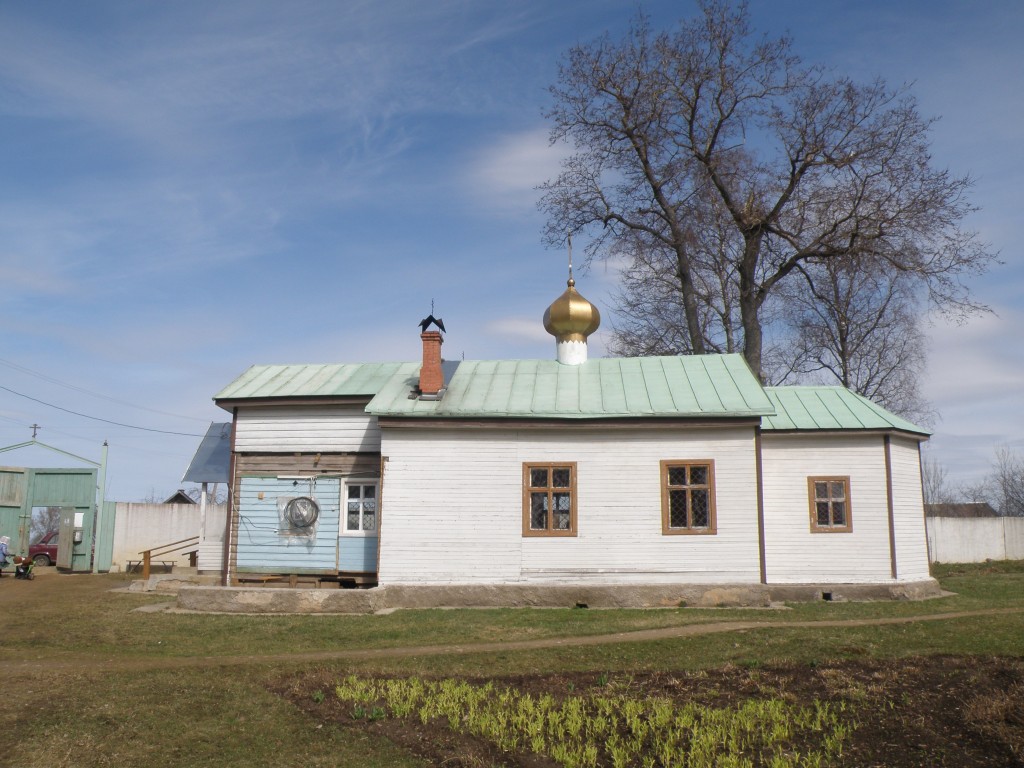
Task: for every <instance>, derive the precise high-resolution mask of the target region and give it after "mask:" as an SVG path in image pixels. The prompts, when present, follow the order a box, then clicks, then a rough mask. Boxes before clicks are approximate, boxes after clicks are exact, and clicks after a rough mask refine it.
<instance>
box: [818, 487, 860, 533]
mask: <svg viewBox="0 0 1024 768" xmlns="http://www.w3.org/2000/svg"><path fill="white" fill-rule="evenodd" d="M807 489H808V490H807V493H808V496H809V497H810V503H811V532H812V533H848V532H850V531H852V530H853V520H852V519H851V517H850V478H849V477H809V478H807Z"/></svg>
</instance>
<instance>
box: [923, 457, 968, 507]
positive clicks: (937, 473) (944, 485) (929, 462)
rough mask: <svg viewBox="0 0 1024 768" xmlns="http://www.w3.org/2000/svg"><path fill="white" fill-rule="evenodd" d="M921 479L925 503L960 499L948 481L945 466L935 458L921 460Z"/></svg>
mask: <svg viewBox="0 0 1024 768" xmlns="http://www.w3.org/2000/svg"><path fill="white" fill-rule="evenodd" d="M921 479H922V490H923V492H924V503H925V504H955V503H956V502H958V501H959V500H960V495H959V494H958V492H957V490H956V489H955V488H954V487H953V486H952V485H951V484H950V482H949V478H948V476H947V473H946V468H945V467H944V466H942V464H940V463H939V462H938V461H937V460H935V459H923V460H922V462H921Z"/></svg>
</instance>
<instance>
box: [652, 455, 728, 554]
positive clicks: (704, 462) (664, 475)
mask: <svg viewBox="0 0 1024 768" xmlns="http://www.w3.org/2000/svg"><path fill="white" fill-rule="evenodd" d="M694 466H700V467H707V468H708V482H707V484H706V486H705V485H699V486H685V487H686V488H696V489H700V488H705V487H706V488H707V491H708V525H707V527H706V528H695V527H693V526H687V527H685V528H673V527H672V526H671V525H670V523H671V521H672V515H671V506H670V496H669V491H671V490H681V489H683V486H673V485H669V482H668V473H669V469H672V468H675V467H694ZM689 498H690V497H689V495H687V504H686V506H687V509H686V520H687V522H692V517H691V515H690V502H689ZM661 533H662V535H664V536H714V535H715V534H717V533H718V505H717V504H716V502H715V461H714V459H679V460H667V459H666V460H663V461H662V462H661Z"/></svg>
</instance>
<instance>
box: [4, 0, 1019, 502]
mask: <svg viewBox="0 0 1024 768" xmlns="http://www.w3.org/2000/svg"><path fill="white" fill-rule="evenodd" d="M637 7H638V6H637V4H636V3H634V2H631V1H630V2H616V1H613V0H587V1H586V2H583V1H582V0H566V1H564V2H559V3H550V2H546V1H541V0H528V1H526V2H507V3H494V2H483V1H482V0H477V1H476V2H470V1H469V0H465V1H457V0H437V1H434V2H429V3H424V2H417V1H412V0H410V1H408V2H406V1H404V0H396V1H395V2H388V1H386V0H384V1H380V2H356V1H354V0H353V1H351V2H341V1H314V0H291V1H290V2H287V3H281V2H260V1H257V0H247V1H245V2H241V1H238V2H234V1H223V2H209V1H208V0H202V1H201V2H191V1H189V0H178V1H177V2H174V3H157V2H135V1H134V0H120V1H118V0H90V2H87V3H83V2H78V1H77V0H68V1H67V2H57V1H56V0H40V1H39V2H33V3H17V2H0V276H2V286H3V291H2V294H0V327H2V328H3V329H4V331H3V336H2V339H3V342H2V345H0V385H2V386H3V387H5V388H6V389H0V447H2V446H7V445H12V444H17V443H20V442H23V441H25V440H28V439H30V438H31V430H30V429H29V425H31V424H34V423H36V424H39V425H41V426H42V430H41V431H40V434H39V439H40V440H42V441H44V442H46V443H48V444H50V445H54V446H57V447H59V448H61V449H63V450H65V451H68V452H71V453H74V454H77V455H80V456H85V457H88V458H95V459H98V458H99V453H100V445H101V443H102V442H103V441H104V440H108V441H109V443H110V461H109V470H108V489H109V492H108V497H109V498H113V499H117V500H125V501H131V500H140V499H143V498H145V497H147V496H149V495H151V494H153V495H155V496H157V497H162V496H165V495H169V494H170V493H172V492H173V491H174V490H175V489H176V488H177V487H179V484H180V483H179V481H180V477H181V474H182V473H183V471H184V469H185V467H186V466H187V463H188V461H189V459H190V458H191V456H192V454H193V452H194V450H195V448H196V447H197V445H198V441H199V438H198V437H191V436H189V435H200V434H202V433H203V432H204V431H205V427H206V425H207V424H208V423H209V422H210V421H211V420H226V419H227V414H226V413H225V412H223V411H221V410H219V409H218V408H216V407H215V406H214V405H213V404H212V401H211V397H212V396H213V395H214V394H215V393H216V392H217V391H218V390H220V389H221V388H222V387H223V386H224V385H226V384H227V383H228V382H230V381H231V380H232V379H233V378H234V377H235V376H237V375H238V374H239V373H241V372H242V371H243V370H245V368H247V367H248V366H249V365H251V364H253V363H271V362H273V363H288V362H355V361H374V360H394V359H410V360H411V359H417V358H418V356H419V346H420V342H419V338H418V335H417V334H418V329H417V327H416V324H417V322H418V321H419V320H420V318H422V317H424V316H425V315H426V314H427V313H428V312H429V311H430V303H431V300H433V301H434V302H435V307H436V312H435V313H436V314H437V315H439V316H441V317H443V318H444V321H445V325H446V327H447V329H448V334H447V338H446V343H445V350H444V351H445V354H446V356H448V357H451V358H456V357H460V356H462V355H464V356H465V357H466V358H477V359H480V358H484V359H486V358H514V357H539V358H547V357H552V356H553V355H554V342H553V340H552V339H551V338H550V337H549V336H547V334H546V333H545V332H544V330H543V327H542V326H541V322H540V317H541V315H542V313H543V311H544V309H545V307H547V305H548V304H549V303H550V302H551V301H552V300H553V299H554V298H555V297H556V296H557V295H558V294H559V293H560V292H561V291H562V290H563V288H564V280H565V256H564V254H563V253H559V252H553V251H546V250H545V249H544V248H543V247H542V246H541V244H540V229H541V226H542V223H543V221H542V218H541V216H540V215H539V214H538V212H537V210H536V200H537V193H536V191H535V189H534V188H535V187H536V185H537V184H539V183H541V182H543V181H544V180H545V179H547V178H549V177H551V176H553V175H554V174H555V172H556V171H557V167H558V161H559V159H560V157H562V156H563V154H564V152H565V149H564V148H561V147H554V148H552V147H550V146H549V145H548V142H547V130H548V127H549V126H548V125H547V123H546V121H545V120H544V118H543V114H542V113H543V111H544V109H545V107H546V105H547V103H548V101H547V100H548V94H547V86H548V85H550V84H551V83H552V82H553V81H554V79H555V76H556V72H557V66H558V63H559V61H560V60H561V58H562V56H563V54H564V53H565V51H566V50H567V49H568V48H569V47H570V46H571V45H573V44H575V43H577V42H586V41H589V40H591V39H593V38H595V37H597V36H598V35H600V34H602V33H603V32H605V31H610V32H611V33H612V34H613V35H616V36H617V35H619V34H621V33H622V31H623V30H625V28H626V27H627V26H628V24H629V22H630V20H631V19H632V18H633V17H634V15H635V12H636V9H637ZM643 7H644V9H645V10H646V11H647V12H648V13H649V14H650V15H651V17H652V21H653V24H654V26H655V27H665V26H669V25H672V24H674V23H675V22H676V21H677V20H678V19H679V18H680V17H681V16H685V15H689V14H691V13H692V12H693V10H694V8H693V5H692V4H691V3H689V2H685V1H679V0H677V1H676V2H654V3H645V4H644V5H643ZM751 11H752V16H753V19H754V23H755V25H757V26H758V27H759V28H760V29H761V30H763V31H766V32H769V33H772V34H780V33H783V32H787V31H788V32H789V33H790V34H791V35H792V36H793V37H794V39H795V44H796V49H797V51H798V52H799V53H800V54H801V55H803V56H804V58H805V60H807V61H817V62H821V63H824V64H826V65H828V66H830V67H833V68H835V70H836V71H837V72H839V73H843V74H848V75H851V76H853V77H855V78H860V79H867V78H870V77H873V76H875V75H881V76H883V77H884V78H886V79H887V80H888V81H889V83H890V84H892V85H897V84H901V83H904V82H908V83H913V92H914V93H915V95H916V96H917V97H918V99H919V102H920V106H921V110H922V112H923V114H925V115H932V116H938V117H941V120H940V121H939V122H938V123H937V124H936V126H935V129H934V141H933V149H934V153H933V154H934V159H935V163H936V165H938V166H941V167H948V168H949V169H950V170H951V171H953V172H954V173H956V174H964V173H969V174H971V175H972V176H973V177H975V179H976V186H975V188H974V191H973V201H974V202H975V203H976V204H977V205H979V206H981V209H982V210H981V211H980V212H979V213H978V214H977V215H975V216H974V217H973V218H972V220H971V222H970V224H971V226H972V227H973V228H975V229H977V230H978V231H979V232H980V233H981V236H982V238H983V239H984V240H986V241H987V242H989V243H991V244H992V247H993V248H994V249H995V250H997V251H999V253H1000V256H1001V258H1002V260H1003V261H1004V262H1005V263H1004V265H1003V266H1000V267H998V268H997V269H994V270H993V271H992V272H991V273H990V274H989V275H988V276H986V277H984V278H982V279H979V280H977V281H975V282H974V283H973V288H974V292H975V295H976V297H977V298H978V299H979V300H981V301H983V302H986V303H987V304H989V305H990V306H991V307H992V308H993V309H994V310H995V314H993V315H990V316H986V317H982V318H977V319H975V320H973V321H971V322H970V323H968V324H966V325H963V326H955V325H949V324H947V323H945V322H943V321H942V320H941V318H938V319H936V321H935V323H934V324H933V325H932V326H931V328H930V332H931V338H932V345H931V350H930V366H929V371H928V376H927V381H926V384H925V395H926V396H927V397H928V398H929V399H930V400H931V401H932V402H933V404H934V405H935V406H936V408H937V409H938V410H939V412H940V414H941V417H942V419H941V421H940V422H939V423H938V426H937V429H936V435H935V437H934V438H933V439H932V441H931V444H930V447H929V449H928V451H929V455H930V456H932V457H934V458H936V459H938V460H939V461H941V462H942V463H944V464H945V465H946V467H947V469H948V471H949V473H950V476H951V477H952V478H953V479H956V480H959V479H963V480H969V479H972V478H975V477H977V476H979V475H980V474H983V473H984V472H985V471H986V469H987V467H988V464H989V462H990V460H991V458H992V455H993V450H994V448H995V446H998V445H1006V446H1009V447H1011V448H1016V449H1018V450H1020V449H1024V438H1022V435H1024V342H1022V338H1021V336H1022V335H1021V330H1022V328H1024V307H1022V302H1021V296H1022V295H1024V261H1022V259H1021V253H1020V245H1019V237H1016V236H1015V234H1016V233H1015V229H1016V228H1019V221H1020V203H1019V200H1020V192H1019V189H1020V187H1021V184H1022V182H1024V162H1022V161H1024V151H1022V149H1021V142H1020V130H1021V129H1020V126H1021V125H1022V124H1024V98H1022V96H1021V93H1024V90H1022V87H1021V83H1022V82H1024V53H1022V49H1021V47H1020V40H1021V39H1022V38H1024V4H1020V3H1018V2H1015V1H1011V0H1008V1H1005V2H978V3H967V2H944V1H942V0H931V1H928V2H925V1H921V2H913V1H912V2H899V3H893V2H889V1H888V0H864V1H863V2H856V3H854V2H843V3H839V2H824V1H823V0H770V1H769V0H756V1H755V2H753V3H752V4H751ZM577 278H578V287H579V288H580V290H581V292H582V293H583V294H584V295H585V296H587V297H588V298H589V299H591V300H592V301H594V302H595V303H596V304H598V306H599V307H600V308H601V310H602V311H603V312H604V314H605V317H606V318H607V317H608V316H609V315H610V307H609V305H608V294H609V290H610V289H611V288H612V287H613V285H614V281H615V273H614V270H613V269H612V268H610V267H607V266H602V265H598V266H596V267H594V268H593V269H591V270H590V271H589V272H587V273H585V274H582V275H579V274H578V275H577ZM606 323H607V321H606ZM602 353H603V338H602V333H601V332H599V333H598V335H597V336H596V337H595V338H593V339H592V351H591V354H592V355H595V354H596V355H600V354H602ZM8 390H13V392H11V391H8ZM14 392H17V393H20V394H14ZM23 395H28V396H29V397H32V398H35V399H36V400H40V401H43V403H47V404H50V405H57V406H59V407H60V408H63V409H66V410H65V411H61V410H57V409H55V408H52V407H49V405H44V404H42V403H39V402H35V401H33V400H29V399H27V398H26V397H23ZM67 410H70V411H76V412H78V413H81V414H86V415H88V416H93V417H96V418H101V419H106V420H108V421H114V422H120V423H122V424H130V425H134V426H140V427H145V428H147V430H163V431H164V432H177V433H185V434H181V435H175V434H164V433H163V432H153V431H143V430H137V429H129V428H126V427H122V426H115V425H113V424H109V423H105V422H100V421H95V420H92V419H87V418H83V417H81V416H76V415H73V414H71V413H67V412H66V411H67ZM67 463H69V462H67V461H65V460H64V459H63V458H61V457H60V456H57V455H49V454H47V453H46V452H44V451H41V450H40V449H38V448H30V449H21V450H18V451H12V452H7V453H5V454H3V455H2V456H0V464H3V465H39V466H43V465H55V464H56V465H63V464H67Z"/></svg>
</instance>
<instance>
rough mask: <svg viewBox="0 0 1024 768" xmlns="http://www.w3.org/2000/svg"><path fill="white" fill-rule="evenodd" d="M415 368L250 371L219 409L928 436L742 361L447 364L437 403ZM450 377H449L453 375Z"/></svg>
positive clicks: (836, 392)
mask: <svg viewBox="0 0 1024 768" xmlns="http://www.w3.org/2000/svg"><path fill="white" fill-rule="evenodd" d="M419 370H420V363H419V362H404V363H346V364H334V365H254V366H253V367H251V368H249V369H248V370H247V371H245V373H243V374H242V375H241V376H239V377H238V378H237V379H235V380H234V381H233V382H231V383H230V384H229V385H228V386H227V387H225V388H224V389H223V390H221V391H220V392H218V393H217V395H216V396H215V397H214V399H215V400H221V401H223V400H263V399H274V398H308V397H360V396H364V397H368V398H371V399H370V402H369V405H367V407H366V411H367V413H370V414H373V415H376V416H402V417H414V418H454V419H466V418H558V419H588V418H616V417H619V418H625V417H662V418H665V417H684V418H694V417H758V416H760V417H762V422H761V424H762V428H763V429H764V430H766V431H778V430H800V431H814V430H863V429H880V430H889V429H896V430H900V431H903V432H910V433H914V434H920V435H928V434H929V433H928V431H927V430H924V429H922V428H921V427H918V426H916V425H915V424H912V423H910V422H909V421H907V420H905V419H902V418H900V417H899V416H896V415H895V414H893V413H890V412H889V411H887V410H885V409H884V408H882V407H881V406H879V405H877V404H875V403H873V402H871V401H870V400H868V399H867V398H865V397H862V396H860V395H857V394H855V393H853V392H851V391H850V390H848V389H845V388H843V387H762V386H761V385H760V384H759V383H758V381H757V378H756V377H755V376H754V375H753V373H751V371H750V368H749V367H748V366H747V364H746V362H745V361H744V359H743V357H742V356H740V355H680V356H673V357H629V358H604V359H597V360H588V361H587V362H585V363H583V364H582V365H563V364H561V363H559V362H557V361H555V360H482V361H481V360H476V361H463V362H459V363H455V362H448V363H445V373H446V376H447V377H448V388H447V390H446V391H445V393H444V396H443V397H442V398H441V399H440V400H424V399H420V398H418V397H410V393H412V392H413V391H414V390H415V388H416V385H417V383H418V377H419ZM453 370H454V372H453Z"/></svg>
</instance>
